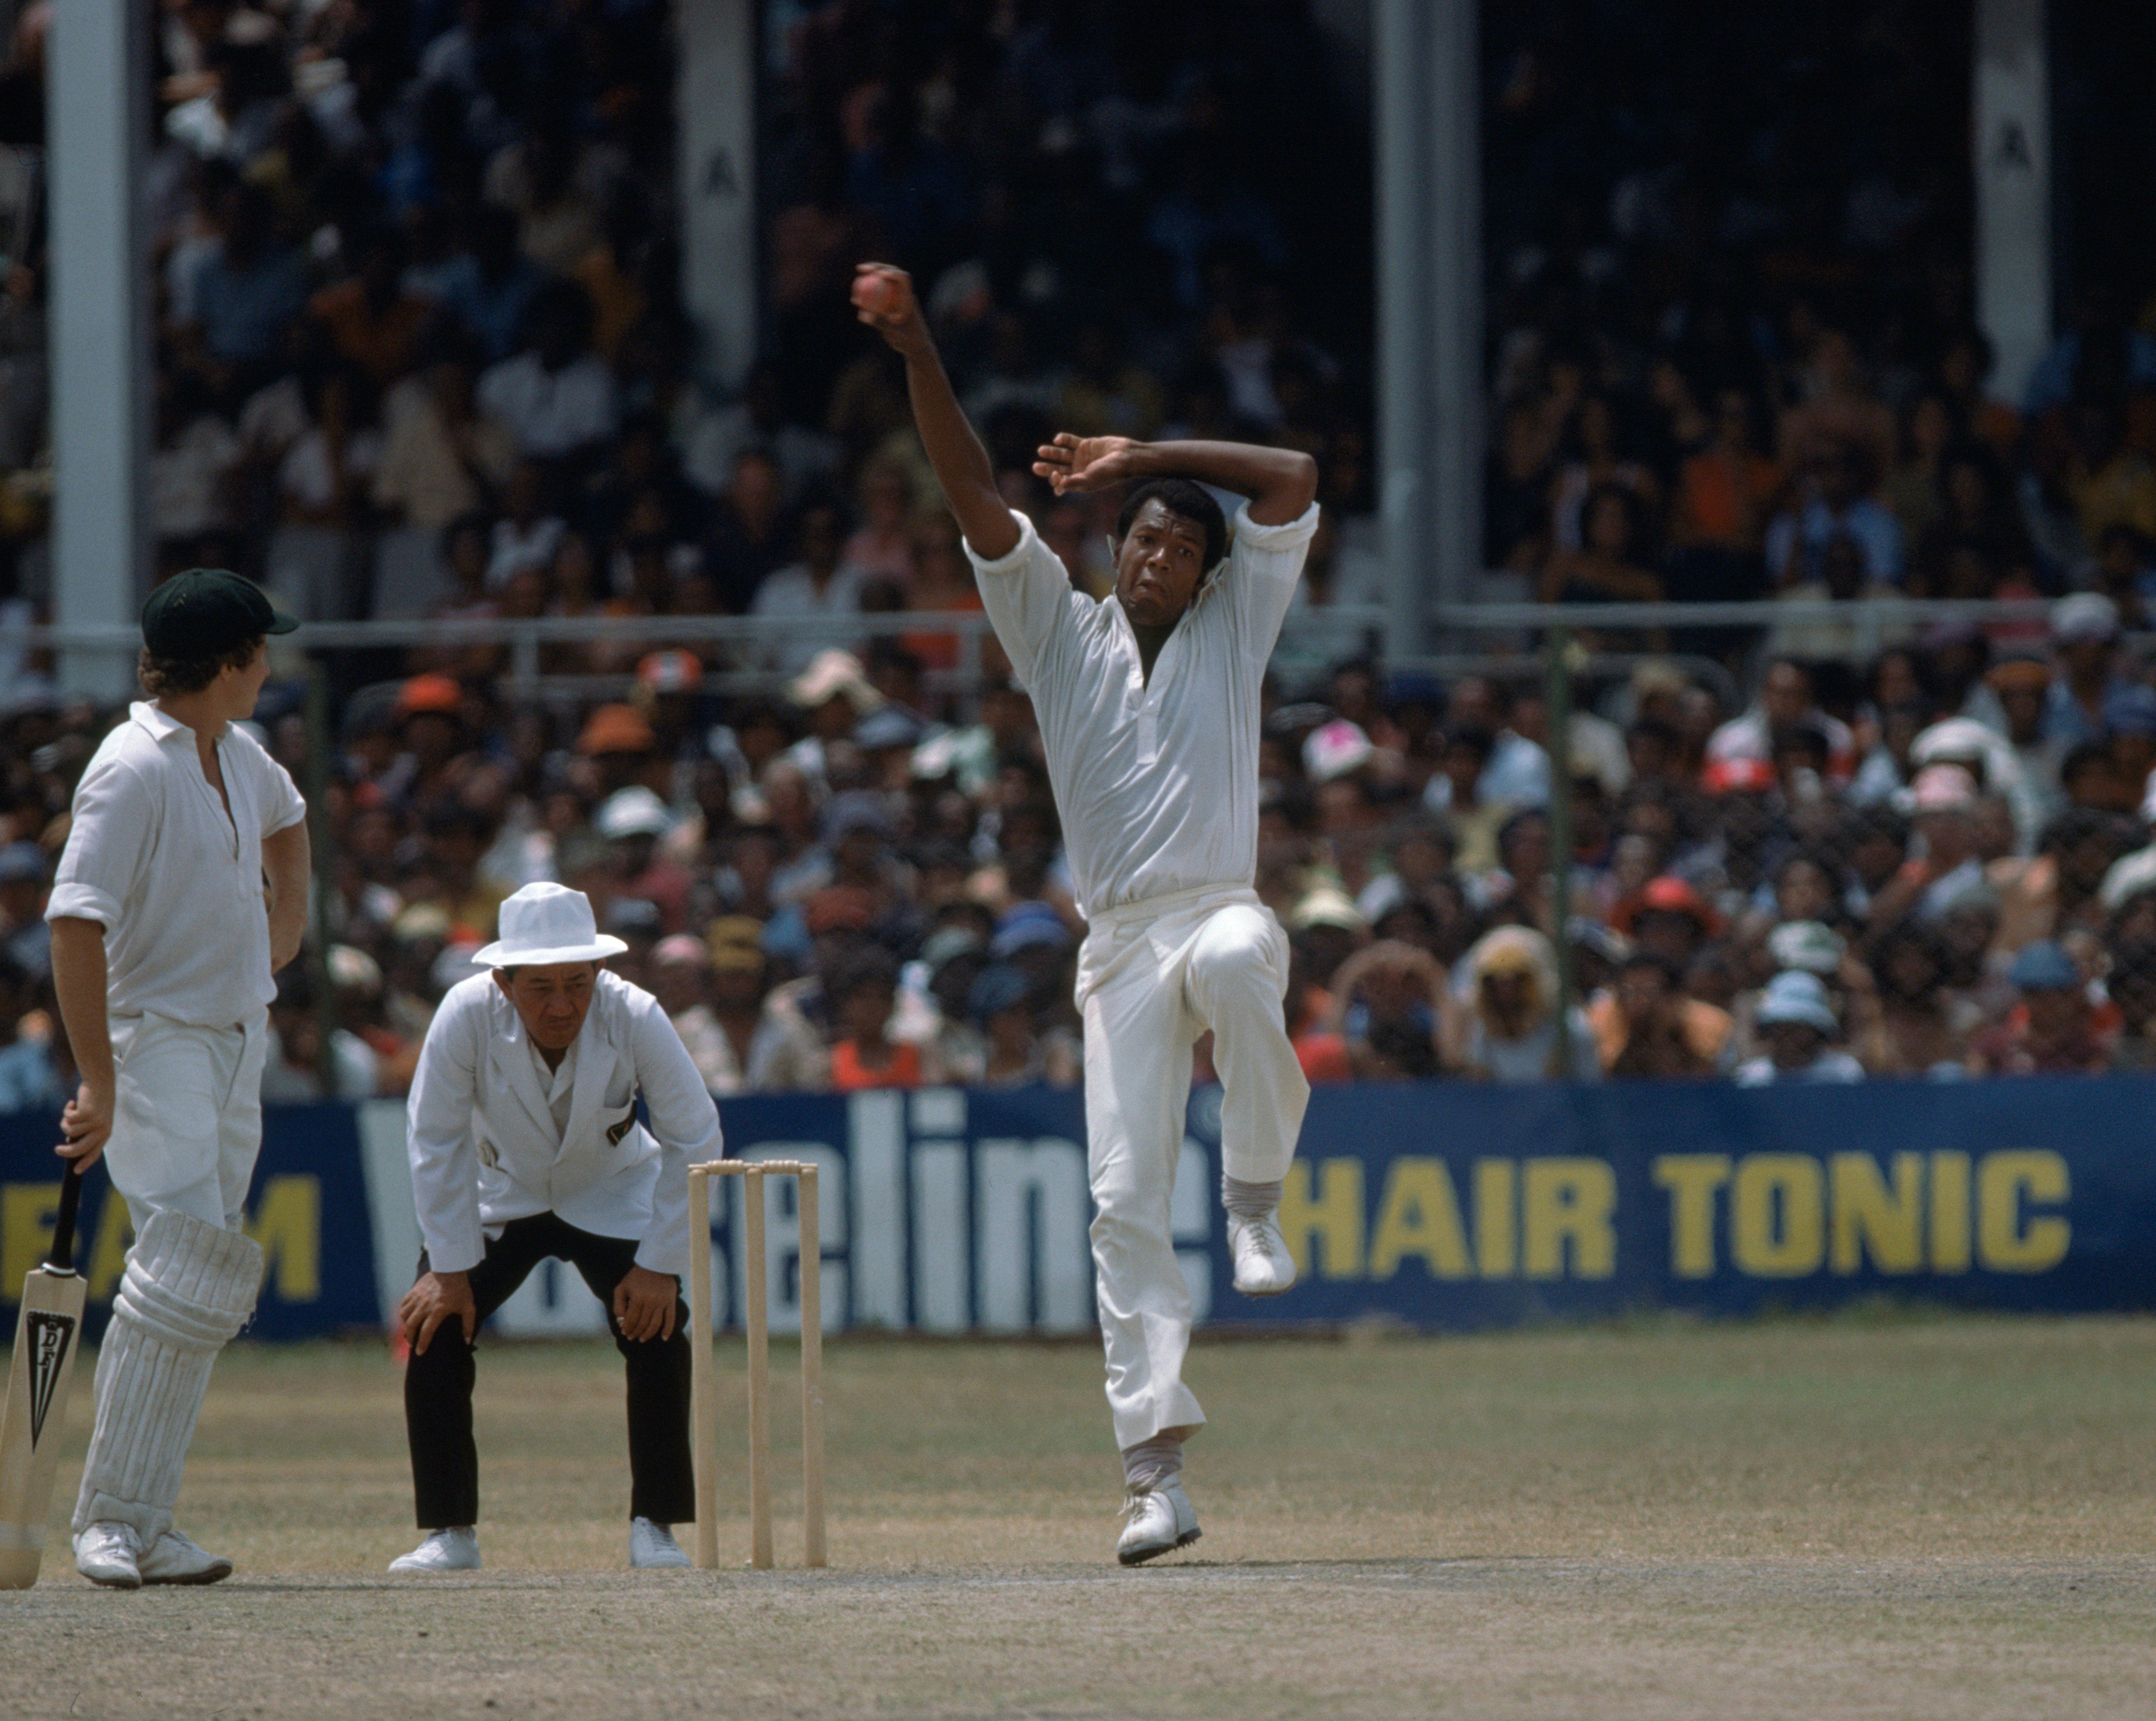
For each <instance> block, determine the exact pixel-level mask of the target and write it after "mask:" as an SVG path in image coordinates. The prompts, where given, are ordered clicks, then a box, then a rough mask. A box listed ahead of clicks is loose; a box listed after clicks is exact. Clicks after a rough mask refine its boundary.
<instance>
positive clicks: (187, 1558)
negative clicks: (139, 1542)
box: [135, 1530, 232, 1584]
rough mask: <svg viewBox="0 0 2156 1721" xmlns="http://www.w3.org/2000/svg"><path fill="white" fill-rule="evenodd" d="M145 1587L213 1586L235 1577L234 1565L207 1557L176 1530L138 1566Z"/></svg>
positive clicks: (217, 1556) (159, 1540) (160, 1539)
mask: <svg viewBox="0 0 2156 1721" xmlns="http://www.w3.org/2000/svg"><path fill="white" fill-rule="evenodd" d="M135 1567H136V1570H137V1571H139V1572H141V1575H142V1581H143V1582H144V1583H146V1584H214V1583H215V1582H217V1581H218V1579H220V1578H228V1577H230V1576H231V1575H232V1562H231V1561H230V1560H228V1559H226V1558H225V1557H224V1556H223V1554H208V1553H205V1552H204V1551H203V1549H200V1548H198V1547H196V1546H195V1544H193V1542H191V1541H189V1540H188V1539H187V1538H186V1537H185V1536H183V1535H182V1534H181V1533H179V1532H178V1531H177V1530H167V1531H166V1532H165V1533H164V1534H163V1535H162V1536H160V1537H158V1538H157V1541H156V1543H155V1544H152V1545H151V1549H150V1551H149V1552H148V1553H147V1554H143V1555H142V1556H141V1558H139V1559H136V1562H135Z"/></svg>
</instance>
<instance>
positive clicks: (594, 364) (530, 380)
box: [479, 352, 615, 460]
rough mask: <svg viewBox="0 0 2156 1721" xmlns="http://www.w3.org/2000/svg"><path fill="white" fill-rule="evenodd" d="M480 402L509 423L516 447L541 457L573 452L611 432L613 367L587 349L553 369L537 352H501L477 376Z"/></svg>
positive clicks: (524, 452) (613, 406) (523, 451)
mask: <svg viewBox="0 0 2156 1721" xmlns="http://www.w3.org/2000/svg"><path fill="white" fill-rule="evenodd" d="M479 403H480V408H482V409H483V410H485V411H486V412H488V413H490V414H493V415H494V416H495V418H497V419H500V420H501V422H502V423H503V424H506V425H507V426H508V427H509V434H511V436H514V437H515V438H516V446H517V449H518V450H519V451H520V452H521V453H523V454H526V455H535V456H536V457H537V458H539V459H541V460H552V459H555V458H557V457H558V456H560V455H567V454H573V453H574V452H575V451H576V450H578V449H580V448H583V447H584V446H585V445H587V444H590V443H593V442H598V441H599V440H601V439H603V438H605V437H608V436H611V435H613V432H614V419H615V404H614V388H613V372H611V371H609V370H608V368H607V367H606V365H605V362H603V360H601V359H600V358H599V357H598V356H597V355H596V354H594V353H589V352H587V353H586V354H584V356H583V357H581V358H577V359H573V360H572V361H571V362H569V363H567V364H566V365H564V366H562V368H561V369H560V370H558V371H550V370H548V369H547V367H546V366H544V365H543V364H542V363H540V362H539V355H538V354H537V353H536V352H520V353H517V354H516V355H515V356H514V357H510V358H505V359H504V360H502V362H500V364H498V365H495V366H494V367H492V368H491V369H490V370H489V371H488V372H486V373H485V375H484V376H482V377H481V378H480V379H479Z"/></svg>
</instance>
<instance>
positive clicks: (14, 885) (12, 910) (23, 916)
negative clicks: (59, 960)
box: [0, 841, 53, 984]
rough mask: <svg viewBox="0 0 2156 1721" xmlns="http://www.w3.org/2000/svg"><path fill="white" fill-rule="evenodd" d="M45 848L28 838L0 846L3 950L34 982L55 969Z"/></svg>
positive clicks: (1, 942) (0, 910)
mask: <svg viewBox="0 0 2156 1721" xmlns="http://www.w3.org/2000/svg"><path fill="white" fill-rule="evenodd" d="M50 871H51V869H50V867H49V866H48V864H47V862H46V860H45V851H44V850H43V849H41V848H39V847H38V845H37V844H35V843H33V842H28V841H18V842H12V843H9V844H8V845H5V846H4V847H0V952H4V953H5V954H6V955H7V957H8V959H9V960H10V961H12V962H13V963H16V964H18V966H19V967H20V968H22V970H23V973H24V974H26V975H28V977H29V979H30V980H31V982H32V983H33V984H37V983H39V982H42V981H43V980H44V979H46V978H47V977H48V976H49V974H51V973H52V971H53V934H52V928H51V927H49V926H48V925H47V924H46V923H45V885H46V881H47V876H48V874H49V872H50Z"/></svg>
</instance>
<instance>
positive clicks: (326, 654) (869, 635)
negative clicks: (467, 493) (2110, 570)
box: [0, 598, 2046, 705]
mask: <svg viewBox="0 0 2156 1721" xmlns="http://www.w3.org/2000/svg"><path fill="white" fill-rule="evenodd" d="M1389 615H1390V612H1389V611H1388V610H1386V609H1383V608H1382V607H1380V606H1377V605H1337V606H1327V608H1326V609H1323V610H1322V611H1312V612H1298V613H1297V614H1294V615H1291V617H1290V618H1289V621H1288V625H1287V629H1286V632H1285V634H1284V639H1286V640H1290V641H1291V640H1293V638H1294V636H1295V634H1296V631H1297V629H1298V628H1299V627H1301V626H1306V625H1308V624H1311V623H1312V622H1315V623H1317V624H1322V627H1323V628H1324V629H1325V631H1326V633H1327V635H1328V636H1329V637H1333V638H1339V639H1343V640H1345V639H1354V638H1360V639H1363V640H1368V641H1369V642H1370V643H1371V644H1373V645H1375V646H1376V647H1377V650H1378V657H1379V659H1380V660H1381V661H1382V663H1383V666H1384V667H1386V668H1387V669H1389V670H1413V671H1420V672H1422V673H1424V674H1429V675H1433V676H1439V677H1440V678H1444V677H1450V676H1460V675H1466V674H1478V675H1486V674H1492V673H1494V674H1497V675H1500V676H1510V677H1513V678H1518V677H1522V676H1534V675H1538V674H1539V673H1541V671H1540V670H1539V668H1538V667H1537V665H1538V663H1539V661H1540V659H1541V656H1542V649H1543V646H1545V645H1546V644H1547V642H1548V638H1549V636H1550V634H1551V633H1552V630H1553V629H1563V630H1565V631H1566V632H1568V633H1571V634H1578V635H1580V636H1582V637H1583V638H1584V639H1586V640H1592V641H1597V642H1601V643H1600V646H1599V649H1590V650H1589V656H1588V658H1587V660H1585V662H1584V664H1583V665H1582V666H1581V667H1582V672H1583V673H1584V674H1585V675H1587V676H1591V677H1595V678H1602V677H1606V676H1618V675H1621V674H1623V673H1625V671H1626V670H1628V669H1629V668H1630V666H1631V665H1633V664H1634V663H1635V662H1637V661H1638V660H1640V658H1642V657H1645V656H1650V655H1651V656H1669V655H1676V656H1678V657H1679V658H1680V659H1681V661H1682V663H1683V665H1684V666H1685V667H1686V669H1687V670H1691V672H1693V673H1694V674H1695V676H1696V678H1697V679H1699V680H1701V681H1703V682H1705V683H1707V685H1709V686H1712V687H1713V688H1714V689H1715V691H1717V693H1719V694H1720V695H1722V698H1723V701H1724V703H1725V705H1733V704H1734V703H1735V702H1736V701H1738V698H1739V697H1740V696H1741V695H1742V693H1743V686H1742V685H1741V681H1742V676H1741V673H1740V671H1741V670H1742V669H1743V665H1745V663H1746V660H1748V659H1751V658H1755V657H1756V656H1757V655H1758V654H1759V653H1760V652H1762V651H1763V650H1787V651H1788V652H1789V655H1795V656H1831V657H1837V658H1841V659H1844V660H1849V661H1852V662H1861V661H1864V660H1868V659H1870V658H1871V657H1874V656H1876V655H1877V654H1878V653H1879V652H1880V651H1881V650H1884V649H1885V648H1886V646H1888V645H1894V644H1897V643H1901V642H1903V641H1906V640H1910V639H1912V638H1913V637H1914V636H1915V635H1916V634H1917V633H1918V632H1919V631H1920V630H1921V629H1922V628H1924V627H1925V626H1926V625H1927V624H1931V623H1934V622H1939V621H1947V620H1953V621H1962V622H1967V623H1970V624H1974V625H1977V626H1979V627H1984V628H1989V629H2015V630H2020V629H2029V630H2031V631H2035V630H2040V629H2041V628H2042V626H2043V624H2044V621H2045V617H2046V604H2044V603H2043V602H2041V601H2040V600H2033V599H2031V600H2013V601H2005V602H1969V601H1959V600H1945V599H1918V598H1871V599H1865V600H1861V601H1856V602H1851V603H1834V602H1823V601H1815V600H1809V599H1807V600H1803V601H1792V602H1781V601H1775V600H1768V601H1764V602H1745V603H1727V604H1722V603H1703V604H1527V603H1490V604H1434V605H1432V606H1431V608H1430V612H1429V622H1430V631H1429V636H1428V639H1427V640H1426V641H1424V642H1416V644H1415V645H1414V649H1395V645H1394V641H1393V640H1391V639H1390V637H1389V634H1388V632H1387V624H1388V621H1389ZM990 631H991V629H990V627H989V624H988V618H987V617H986V616H984V615H983V614H981V613H980V612H978V611H977V610H974V611H952V612H947V613H930V612H916V611H900V612H892V613H885V614H860V615H843V616H831V617H817V618H800V617H765V616H733V615H665V616H607V617H575V618H569V617H552V616H547V617H537V618H531V619H524V618H510V617H501V618H485V619H480V618H467V619H454V620H451V619H394V620H388V619H385V620H376V621H317V622H310V623H308V624H307V625H306V627H305V629H304V630H303V631H302V632H301V633H300V634H297V635H295V636H294V638H293V640H291V641H290V642H289V644H286V643H285V642H280V645H281V646H282V649H286V650H294V651H302V652H305V653H306V654H308V655H313V656H317V657H321V658H324V659H327V660H335V659H338V658H341V657H344V656H346V655H348V654H355V653H366V652H374V653H385V652H396V651H399V650H411V649H413V648H416V647H436V648H454V647H484V646H500V647H503V648H506V650H507V652H508V655H509V667H508V670H507V671H506V674H504V675H503V676H500V678H499V681H498V683H497V689H498V691H500V693H501V694H502V695H503V696H506V697H507V698H509V699H511V700H518V701H529V700H542V699H547V698H550V697H551V698H577V697H582V698H603V697H607V696H611V695H613V694H615V693H618V692H619V691H621V690H622V689H624V688H625V687H626V686H628V685H629V681H630V680H631V679H632V678H631V677H630V676H628V675H627V674H618V675H612V676H607V675H562V674H550V673H547V672H545V671H544V670H542V663H543V660H544V658H545V655H546V653H547V648H548V647H550V646H552V647H562V646H575V645H618V646H644V647H647V648H652V649H656V648H660V647H664V646H691V647H703V648H716V655H718V657H719V658H720V660H721V661H720V662H719V663H718V664H717V665H715V666H714V667H713V668H712V669H711V671H710V672H709V673H708V674H707V676H706V678H705V680H704V681H703V683H702V686H703V689H704V691H707V692H711V693H714V694H717V695H720V696H754V695H759V694H767V693H771V692H773V691H778V689H779V688H781V687H782V686H783V685H784V683H785V681H787V679H788V671H787V670H785V669H784V668H783V667H781V666H780V664H779V659H780V658H781V657H782V656H783V655H786V654H788V653H798V651H799V650H801V649H802V648H803V647H805V646H824V645H836V646H848V647H853V646H858V645H860V643H861V642H862V641H863V640H872V639H896V638H902V637H905V636H906V635H918V634H932V635H947V636H950V637H952V639H953V640H955V641H956V642H957V653H958V655H957V663H956V664H955V665H954V666H952V667H951V668H949V669H938V670H932V671H931V672H930V674H929V676H928V677H927V686H928V688H929V690H930V691H932V692H936V693H939V694H949V693H957V694H963V693H967V692H970V691H973V690H974V689H976V688H978V686H980V684H981V675H982V664H983V657H982V640H983V636H984V635H987V634H988V633H989V632H990ZM1702 635H1708V636H1711V638H1710V639H1708V640H1702ZM1702 645H1711V646H1712V648H1713V649H1712V650H1702V649H1701V647H1702ZM140 646H141V638H140V635H139V634H137V633H136V630H135V629H133V628H131V627H126V626H95V627H90V626H77V627H60V626H46V625H37V626H15V627H5V626H0V655H12V654H15V653H44V652H55V653H58V654H59V655H60V656H61V658H62V660H63V662H65V661H66V660H69V659H70V658H75V657H81V658H85V659H88V660H92V661H104V662H105V663H106V664H107V665H108V666H109V660H110V659H111V658H112V657H115V656H118V657H121V658H122V659H131V658H132V657H133V656H134V655H135V653H136V651H137V650H139V649H140ZM1821 646H1825V648H1827V649H1825V650H1820V649H1818V648H1820V647H1821ZM1432 648H1435V649H1432ZM1478 648H1479V649H1478ZM1343 655H1360V654H1359V653H1343ZM1732 663H1734V664H1735V665H1738V669H1736V670H1732V667H1731V665H1732ZM64 679H67V677H66V676H65V673H64Z"/></svg>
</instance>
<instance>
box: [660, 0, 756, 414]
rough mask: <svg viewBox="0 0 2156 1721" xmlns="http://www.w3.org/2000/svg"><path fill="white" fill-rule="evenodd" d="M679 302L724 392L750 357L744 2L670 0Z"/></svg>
mask: <svg viewBox="0 0 2156 1721" xmlns="http://www.w3.org/2000/svg"><path fill="white" fill-rule="evenodd" d="M674 22H675V31H676V32H677V40H676V44H675V47H676V57H675V65H676V68H677V70H676V74H675V77H676V81H675V104H674V110H675V120H676V123H677V124H678V125H679V126H680V145H679V148H678V150H677V152H676V154H675V166H674V171H675V176H676V189H677V191H678V192H679V193H680V203H681V215H682V221H681V298H682V302H683V303H684V304H685V305H686V306H687V307H688V310H689V314H690V316H692V317H693V318H695V319H696V326H697V328H698V330H699V331H701V334H702V336H703V342H702V349H703V350H702V352H701V365H700V368H701V372H702V373H703V375H704V377H705V378H706V380H708V381H710V382H712V383H716V384H718V385H719V386H720V387H721V388H733V387H735V386H736V385H737V384H738V383H740V381H741V379H742V375H743V373H744V372H747V369H748V367H749V365H750V363H751V362H752V361H753V360H754V358H755V357H756V323H757V244H756V18H755V8H754V7H753V6H752V4H751V3H750V0H675V7H674Z"/></svg>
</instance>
